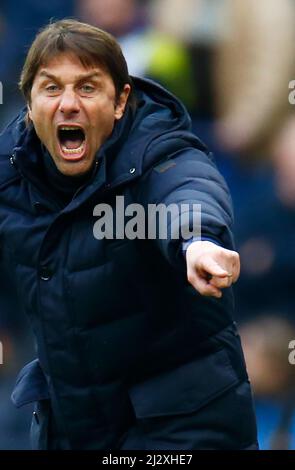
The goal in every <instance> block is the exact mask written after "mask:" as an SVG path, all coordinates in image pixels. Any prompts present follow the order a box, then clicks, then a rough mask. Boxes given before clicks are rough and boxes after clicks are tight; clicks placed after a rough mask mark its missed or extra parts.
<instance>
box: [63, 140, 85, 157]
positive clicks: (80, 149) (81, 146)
mask: <svg viewBox="0 0 295 470" xmlns="http://www.w3.org/2000/svg"><path fill="white" fill-rule="evenodd" d="M61 148H62V151H63V153H65V154H69V155H71V154H75V153H81V152H82V151H83V150H84V142H83V144H82V145H80V147H78V148H77V149H68V148H67V147H65V146H64V145H62V146H61Z"/></svg>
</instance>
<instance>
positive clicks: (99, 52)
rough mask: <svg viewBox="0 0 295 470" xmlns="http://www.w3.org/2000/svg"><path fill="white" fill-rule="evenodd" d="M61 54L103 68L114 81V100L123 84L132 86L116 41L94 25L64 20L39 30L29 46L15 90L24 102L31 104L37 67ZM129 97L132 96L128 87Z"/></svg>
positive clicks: (87, 65)
mask: <svg viewBox="0 0 295 470" xmlns="http://www.w3.org/2000/svg"><path fill="white" fill-rule="evenodd" d="M63 52H69V53H72V54H73V55H75V56H76V57H78V59H79V60H80V62H81V64H82V65H83V66H85V67H91V66H93V65H99V66H101V67H103V68H104V69H105V71H106V72H108V73H109V74H110V76H111V78H112V80H113V82H114V86H115V90H116V99H118V98H119V96H120V94H121V93H122V91H123V89H124V85H125V84H126V83H128V84H130V85H131V87H132V81H131V78H130V76H129V73H128V67H127V63H126V60H125V57H124V56H123V53H122V50H121V47H120V45H119V44H118V42H117V41H116V39H115V38H114V37H113V36H112V35H111V34H109V33H107V32H106V31H103V30H101V29H99V28H96V27H95V26H91V25H89V24H86V23H81V22H80V21H77V20H72V19H66V20H61V21H56V22H54V23H51V24H49V25H48V26H46V27H45V28H44V29H42V30H41V31H40V32H39V33H38V34H37V36H36V38H35V40H34V42H33V44H32V45H31V47H30V50H29V52H28V54H27V57H26V60H25V63H24V66H23V70H22V73H21V78H20V82H19V88H20V90H21V92H22V93H23V95H24V97H25V99H26V101H27V102H28V103H30V101H31V89H32V86H33V82H34V79H35V76H36V73H37V71H38V69H39V67H40V66H42V65H45V64H46V63H48V61H50V59H52V58H53V57H55V56H56V55H58V54H60V53H63ZM130 95H133V94H132V88H131V93H130ZM133 99H134V98H133V96H131V97H130V96H129V103H130V101H132V100H133Z"/></svg>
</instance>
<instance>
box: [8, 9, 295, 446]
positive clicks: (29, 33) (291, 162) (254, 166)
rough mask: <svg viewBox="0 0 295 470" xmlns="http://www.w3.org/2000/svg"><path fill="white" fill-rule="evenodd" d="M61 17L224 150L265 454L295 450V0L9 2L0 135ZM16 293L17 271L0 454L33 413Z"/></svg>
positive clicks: (243, 323) (30, 347)
mask: <svg viewBox="0 0 295 470" xmlns="http://www.w3.org/2000/svg"><path fill="white" fill-rule="evenodd" d="M64 17H75V18H78V19H81V20H83V21H86V22H88V23H92V24H94V25H96V26H98V27H101V28H103V29H106V30H107V31H109V32H111V33H113V34H114V35H115V36H116V37H117V39H118V40H119V42H120V44H121V46H122V48H123V52H124V54H125V57H126V59H127V62H128V65H129V71H130V73H131V74H132V75H139V76H142V77H148V78H152V79H154V80H156V81H158V82H159V83H161V84H162V85H164V86H165V87H167V88H168V89H169V90H170V91H172V92H173V93H174V94H175V95H176V96H178V97H179V98H180V99H181V100H182V101H183V102H184V103H185V105H186V106H187V108H188V110H189V112H190V114H191V117H192V120H193V129H194V132H195V133H196V134H197V135H198V136H199V137H200V138H201V139H202V140H204V141H205V143H206V144H207V145H208V146H209V148H210V149H211V150H212V151H213V152H214V153H215V157H216V162H217V165H218V167H219V170H220V171H221V173H222V174H223V176H224V177H225V179H226V181H227V183H228V185H229V187H230V190H231V193H232V198H233V204H234V209H235V236H236V245H237V250H238V251H239V252H240V255H241V263H242V271H241V277H240V280H239V282H238V283H237V284H236V286H235V294H236V319H237V322H238V325H239V330H240V333H241V337H242V342H243V346H244V351H245V356H246V362H247V367H248V372H249V375H250V379H251V382H252V386H253V392H254V398H255V406H256V413H257V419H258V431H259V442H260V446H261V448H262V449H295V409H294V408H295V365H291V364H290V363H289V361H288V356H289V353H290V350H289V349H288V347H289V343H290V341H292V340H294V339H295V275H294V270H295V242H294V240H295V138H294V136H295V114H294V110H295V107H294V105H291V104H290V102H289V99H288V97H289V93H290V91H291V90H290V89H289V83H290V82H291V80H294V79H295V63H294V57H295V54H294V52H295V51H294V45H295V0H259V2H257V1H256V0H50V2H40V1H37V0H22V2H18V1H17V0H9V1H8V0H1V3H0V81H1V82H2V85H3V103H2V104H1V105H0V129H2V128H3V127H4V126H5V125H6V124H7V123H8V122H9V120H10V119H11V118H12V117H13V116H14V115H15V114H16V113H17V112H18V111H19V109H20V108H21V107H22V106H23V104H24V103H23V101H22V98H21V96H20V94H19V92H18V89H17V83H18V79H19V75H20V71H21V67H22V63H23V60H24V57H25V54H26V51H27V50H28V47H29V45H30V43H31V41H32V39H33V38H34V36H35V34H36V32H37V31H38V29H39V28H40V27H42V26H44V25H45V24H47V23H48V22H49V21H50V19H55V20H56V19H60V18H64ZM0 264H1V258H0ZM16 290H17V286H15V284H14V281H13V279H11V278H10V277H9V273H7V275H5V276H4V277H3V278H2V277H1V284H0V340H1V342H2V343H3V349H4V358H3V359H4V364H3V365H1V366H0V449H28V448H29V438H28V435H29V425H30V419H31V408H30V407H29V406H27V407H23V408H22V409H21V410H15V409H14V408H13V405H12V404H11V403H10V393H11V390H12V387H13V384H14V381H15V377H16V374H17V372H18V370H19V369H20V368H21V367H22V366H23V365H24V364H25V363H26V362H27V361H28V360H30V359H31V358H33V357H34V343H33V339H32V337H31V333H30V331H29V328H28V325H27V323H26V319H25V318H24V315H23V313H22V307H21V305H18V303H17V300H16V294H15V292H16ZM241 425H243V423H241Z"/></svg>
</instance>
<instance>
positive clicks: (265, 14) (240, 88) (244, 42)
mask: <svg viewBox="0 0 295 470" xmlns="http://www.w3.org/2000/svg"><path fill="white" fill-rule="evenodd" d="M223 4H224V12H223V13H224V21H225V23H224V32H225V35H224V37H223V39H222V41H221V42H220V43H219V45H218V48H217V56H216V57H217V63H216V71H215V83H216V86H215V89H216V106H217V115H218V117H219V122H218V125H217V133H218V136H219V138H220V142H221V143H222V144H223V146H224V147H225V148H226V149H228V150H229V151H231V152H238V153H239V154H244V155H245V157H246V158H247V159H249V158H251V157H257V155H258V154H259V155H260V156H268V155H269V151H270V147H271V145H272V144H273V138H274V137H275V136H276V134H277V132H278V131H279V130H280V127H281V125H282V119H283V118H284V117H285V116H286V114H287V113H288V108H289V104H288V99H287V96H288V84H289V81H290V80H291V79H292V78H293V72H294V70H295V69H294V43H295V28H294V26H295V4H294V1H293V0H280V1H278V0H261V1H259V2H257V1H256V0H247V1H246V2H245V0H223Z"/></svg>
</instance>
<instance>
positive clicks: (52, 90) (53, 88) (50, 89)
mask: <svg viewBox="0 0 295 470" xmlns="http://www.w3.org/2000/svg"><path fill="white" fill-rule="evenodd" d="M45 90H46V91H48V93H55V92H57V91H59V87H58V86H57V85H48V86H47V87H45Z"/></svg>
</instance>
